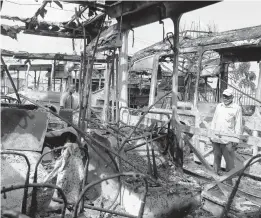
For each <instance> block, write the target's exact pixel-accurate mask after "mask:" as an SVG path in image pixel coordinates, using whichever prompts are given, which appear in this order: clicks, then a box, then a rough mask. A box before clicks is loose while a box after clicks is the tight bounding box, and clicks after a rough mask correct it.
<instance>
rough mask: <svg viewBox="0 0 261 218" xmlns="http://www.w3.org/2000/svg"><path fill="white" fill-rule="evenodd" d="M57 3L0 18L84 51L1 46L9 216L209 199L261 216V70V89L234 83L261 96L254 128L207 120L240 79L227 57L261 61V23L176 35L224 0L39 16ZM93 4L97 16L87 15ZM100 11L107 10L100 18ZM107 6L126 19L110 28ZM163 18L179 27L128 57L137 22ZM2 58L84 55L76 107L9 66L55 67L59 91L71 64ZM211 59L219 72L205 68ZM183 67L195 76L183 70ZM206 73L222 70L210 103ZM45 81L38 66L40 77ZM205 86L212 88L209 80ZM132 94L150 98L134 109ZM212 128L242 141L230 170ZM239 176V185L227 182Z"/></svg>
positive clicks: (187, 207) (207, 204)
mask: <svg viewBox="0 0 261 218" xmlns="http://www.w3.org/2000/svg"><path fill="white" fill-rule="evenodd" d="M49 2H50V1H44V2H43V4H42V6H41V7H40V8H39V9H38V10H37V12H36V13H35V15H34V16H33V17H32V18H19V17H10V16H4V15H1V18H2V19H11V20H19V21H21V22H23V23H24V24H25V26H19V27H18V26H15V27H11V26H7V25H1V30H2V31H1V32H2V34H3V35H8V36H10V37H12V38H16V34H17V33H19V32H23V33H25V34H34V35H41V36H50V37H64V38H72V39H77V38H80V39H83V40H84V49H83V52H82V54H81V55H80V56H78V55H67V54H50V53H48V54H47V53H46V54H43V53H41V54H40V53H38V54H36V53H27V52H12V51H7V50H2V51H1V63H2V71H3V72H5V73H6V75H7V76H8V78H9V79H10V81H11V85H12V88H13V90H14V93H15V95H14V96H12V97H10V96H5V97H2V99H3V100H4V101H2V102H1V131H2V132H1V141H2V142H1V173H2V176H1V181H2V183H1V194H2V197H1V203H2V205H1V208H2V212H1V213H2V216H3V217H7V216H8V217H10V216H12V217H14V216H15V217H19V216H21V215H23V216H25V215H26V216H29V217H36V216H39V215H40V216H44V217H52V216H57V213H58V214H60V216H61V217H65V216H71V217H98V216H99V217H104V216H105V215H106V216H107V217H111V216H120V217H186V216H187V215H189V214H190V213H195V210H197V209H198V208H203V209H204V210H205V211H209V212H211V214H212V215H214V216H215V217H259V216H260V214H261V212H260V211H261V210H260V207H261V190H260V188H256V187H258V186H260V182H261V178H260V176H259V175H258V173H253V172H252V169H253V168H255V169H256V168H257V169H261V167H260V159H261V154H260V147H261V139H260V137H259V133H260V131H261V127H260V120H261V116H260V112H259V107H258V105H259V104H260V103H261V80H260V82H259V86H258V88H259V89H258V90H257V94H256V97H252V96H249V95H247V94H245V93H244V92H242V91H241V90H238V89H237V88H236V87H232V88H234V89H236V91H238V92H240V93H241V94H243V95H247V96H248V97H249V98H251V99H252V100H253V101H254V102H256V103H255V111H254V113H253V112H252V113H250V114H249V113H247V111H246V110H245V113H244V120H245V128H246V129H247V130H248V133H249V132H250V133H251V134H244V135H235V134H233V135H231V134H228V133H226V132H217V131H212V130H209V129H208V125H209V124H208V123H209V122H210V121H211V117H212V116H213V112H214V108H215V106H216V104H217V103H218V102H219V101H220V96H221V93H222V92H223V90H224V89H226V88H227V87H228V86H231V85H230V84H228V65H229V63H232V62H233V63H234V62H238V61H241V62H246V61H260V59H261V27H260V26H257V27H252V28H246V29H240V30H232V31H227V32H221V33H206V34H204V35H203V36H201V37H198V38H190V37H188V36H187V35H186V33H185V35H183V33H182V34H180V33H179V22H180V18H181V16H182V14H184V13H187V12H189V11H192V10H195V9H199V8H202V7H205V6H208V5H211V4H216V3H218V2H214V1H209V2H208V1H202V2H193V1H191V2H164V1H163V2H156V1H153V2H150V1H144V2H143V1H140V2H138V1H137V2H136V1H134V2H124V1H115V2H113V1H105V3H104V4H101V3H97V2H87V1H69V0H63V1H54V3H55V4H57V5H58V6H59V7H61V8H62V5H63V3H65V2H66V3H72V4H78V5H79V11H77V10H76V11H75V15H74V16H73V17H72V18H71V19H70V20H69V21H68V22H62V23H54V22H46V21H38V19H37V17H38V16H39V15H40V16H44V14H45V13H46V12H47V11H46V9H45V7H46V5H47V4H48V3H49ZM86 10H89V14H90V18H89V19H87V20H86V21H84V22H80V20H79V18H80V17H81V15H82V14H83V13H84V11H86ZM96 12H100V13H98V14H97V15H95V16H93V15H94V14H95V13H96ZM107 16H108V17H110V18H115V19H116V20H117V23H116V24H114V25H111V26H109V25H108V23H107V22H106V17H107ZM166 18H171V19H172V21H173V23H174V33H175V34H174V35H173V34H171V33H167V34H166V38H164V40H163V41H161V42H159V43H156V44H155V45H152V46H150V47H148V48H145V49H143V50H141V51H139V52H137V53H136V54H134V56H133V57H132V58H131V60H130V63H129V61H128V60H129V57H128V33H129V31H130V30H131V29H132V28H136V27H140V26H143V25H146V24H149V23H152V22H156V21H162V20H163V19H166ZM180 39H181V40H180ZM118 51H119V52H118ZM102 52H106V55H102ZM206 56H208V58H206ZM3 57H13V58H16V59H25V60H28V59H29V60H30V59H41V60H54V61H71V62H74V63H77V66H78V68H79V69H78V70H79V75H78V78H77V79H78V81H79V83H78V85H77V89H78V93H79V95H78V99H79V102H78V103H79V110H78V111H76V112H75V111H74V112H72V111H66V110H65V111H59V109H58V107H56V104H58V103H59V101H57V100H53V101H50V98H51V96H54V95H55V94H53V93H51V92H48V93H47V94H46V95H45V99H40V98H41V97H39V96H40V94H39V95H35V96H36V97H32V95H33V94H32V92H30V93H29V96H30V97H28V95H26V94H24V93H21V92H19V80H17V84H15V83H14V81H13V79H12V76H11V74H10V70H17V72H18V70H19V69H20V70H25V71H27V72H29V71H30V70H32V71H36V70H39V69H40V70H41V69H46V70H48V71H49V72H50V78H51V79H50V81H49V83H48V87H50V90H52V88H53V87H55V80H52V79H53V78H55V76H57V75H55V72H59V71H61V72H62V71H63V67H64V66H60V65H59V64H56V65H55V62H54V63H53V64H51V65H48V66H47V65H41V66H37V65H32V64H25V65H19V66H15V65H9V66H7V65H6V63H5V61H4V58H3ZM209 57H210V58H209ZM166 61H168V62H172V63H173V69H171V70H170V71H168V72H167V73H166V72H165V74H164V72H162V71H163V70H161V72H160V74H161V76H162V75H163V76H162V78H163V77H167V79H166V80H168V81H171V82H169V83H166V82H164V80H163V79H159V75H158V74H159V71H160V70H159V69H160V68H162V66H163V65H164V62H166ZM97 62H98V63H105V64H106V67H107V71H106V75H105V78H104V80H105V81H104V88H103V91H101V92H92V79H90V78H92V77H93V72H94V64H95V63H97ZM128 65H129V66H128ZM208 66H211V67H212V68H211V73H209V72H208V71H204V69H205V68H206V67H208ZM193 69H194V70H193ZM260 69H261V67H260ZM186 72H190V74H188V75H189V76H188V77H186V79H183V80H182V78H184V74H185V73H186ZM132 73H133V74H134V75H138V77H139V78H142V76H143V75H144V74H146V75H151V80H150V83H149V85H148V84H145V85H144V84H142V82H140V83H139V84H138V86H139V89H138V90H142V86H143V85H144V87H147V92H146V93H147V94H146V95H144V96H145V97H144V96H143V98H140V99H138V100H137V98H138V97H139V96H141V95H142V93H141V92H140V94H139V95H137V94H135V91H133V92H132V93H131V95H130V93H128V91H130V88H129V87H128V80H129V75H130V74H132ZM18 74H19V73H18ZM57 74H58V73H57ZM208 77H216V78H217V79H218V85H217V89H216V91H215V93H214V92H211V93H212V95H213V96H214V97H213V99H214V100H213V101H212V102H210V101H206V99H207V94H206V93H207V91H205V90H204V91H201V88H202V81H207V78H208ZM168 78H169V79H168ZM141 80H142V79H141ZM159 80H161V81H160V84H159ZM180 81H181V82H182V85H179V84H180ZM67 82H68V83H69V84H70V81H67ZM146 82H147V81H146ZM36 83H37V82H36V76H35V83H34V85H35V87H37V85H36ZM99 86H100V84H99ZM134 86H135V85H134ZM203 86H204V87H207V82H205V84H204V85H203ZM148 87H149V88H148ZM17 88H18V89H17ZM54 89H55V88H54ZM144 89H146V88H143V90H144ZM191 90H192V91H191ZM96 95H97V96H96ZM101 96H102V99H103V104H102V105H100V107H93V104H92V101H93V100H92V99H95V101H96V100H97V102H98V101H99V100H100V99H99V97H101ZM58 97H59V96H58ZM133 98H136V100H137V102H139V100H140V101H141V99H142V101H143V103H142V106H143V108H138V109H137V108H136V107H137V106H141V105H137V103H131V102H130V101H133ZM146 98H147V99H146ZM130 105H133V106H134V107H135V108H130V107H129V106H130ZM210 138H215V139H216V140H222V139H228V140H229V141H231V142H235V143H238V144H239V148H240V149H241V152H240V151H238V152H237V154H236V155H237V164H236V168H235V169H233V170H231V171H229V172H227V173H225V174H224V175H222V176H218V175H216V174H215V173H214V171H213V168H212V166H211V164H212V163H213V155H212V152H213V149H211V146H209V139H210ZM47 148H49V150H48V151H47V150H46V149H47ZM186 149H187V150H189V152H187V151H186ZM190 152H192V153H193V155H194V160H195V161H196V162H200V163H201V164H202V165H198V166H196V167H200V168H201V169H202V170H201V172H200V173H199V172H198V171H197V170H195V169H196V168H195V165H193V166H192V165H188V164H187V163H186V155H187V153H190ZM184 153H185V155H184ZM47 156H49V159H48V158H46V157H47ZM50 160H51V161H50ZM254 171H255V170H254ZM256 172H258V171H256ZM242 177H243V178H242ZM231 178H234V180H235V185H234V186H231V185H228V184H227V183H226V182H225V181H227V180H228V179H231ZM245 178H246V180H244V179H245ZM199 181H200V182H199ZM202 181H204V182H203V183H204V188H203V189H202V186H201V185H200V183H202ZM242 183H244V185H246V184H247V186H248V189H253V190H247V189H246V188H245V186H242ZM260 187H261V186H260ZM19 210H20V212H19ZM203 216H204V215H203ZM209 216H210V215H209ZM210 217H211V216H210Z"/></svg>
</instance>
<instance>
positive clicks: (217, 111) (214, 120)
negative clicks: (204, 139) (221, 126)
mask: <svg viewBox="0 0 261 218" xmlns="http://www.w3.org/2000/svg"><path fill="white" fill-rule="evenodd" d="M218 113H219V104H218V105H217V107H216V110H215V113H214V116H213V119H212V121H211V126H210V129H215V128H216V122H217V117H218Z"/></svg>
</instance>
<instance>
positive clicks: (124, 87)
mask: <svg viewBox="0 0 261 218" xmlns="http://www.w3.org/2000/svg"><path fill="white" fill-rule="evenodd" d="M128 35H129V31H125V32H123V33H122V46H121V49H120V55H119V56H120V60H119V61H120V65H119V68H120V69H119V70H120V73H119V75H120V80H119V81H120V83H119V84H120V90H121V92H120V96H119V107H121V106H125V107H128Z"/></svg>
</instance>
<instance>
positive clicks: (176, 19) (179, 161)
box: [171, 14, 183, 173]
mask: <svg viewBox="0 0 261 218" xmlns="http://www.w3.org/2000/svg"><path fill="white" fill-rule="evenodd" d="M181 16H182V14H180V15H177V16H173V17H172V18H171V19H172V21H173V24H174V43H173V44H174V45H173V50H174V52H173V53H174V57H173V58H174V61H173V77H172V125H173V128H174V131H175V134H176V137H177V144H176V145H174V146H175V147H176V149H174V150H175V153H174V154H173V156H174V158H175V160H176V163H175V164H176V167H177V170H178V171H179V172H181V173H182V172H183V170H182V166H183V146H182V145H183V142H182V138H181V132H180V130H179V129H178V126H177V125H176V121H179V118H178V112H177V101H178V97H177V96H178V64H179V60H178V58H179V23H180V18H181Z"/></svg>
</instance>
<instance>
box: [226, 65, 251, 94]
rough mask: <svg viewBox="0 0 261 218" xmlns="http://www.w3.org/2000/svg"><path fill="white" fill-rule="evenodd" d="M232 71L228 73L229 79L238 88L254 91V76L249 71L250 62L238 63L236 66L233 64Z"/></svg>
mask: <svg viewBox="0 0 261 218" xmlns="http://www.w3.org/2000/svg"><path fill="white" fill-rule="evenodd" d="M231 67H232V69H233V70H232V71H231V72H229V74H230V79H232V80H233V82H234V83H236V84H237V85H238V87H239V88H251V90H255V88H256V85H255V83H254V81H255V80H256V74H255V73H254V72H253V71H250V62H242V63H239V64H238V66H236V65H235V64H233V65H231Z"/></svg>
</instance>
